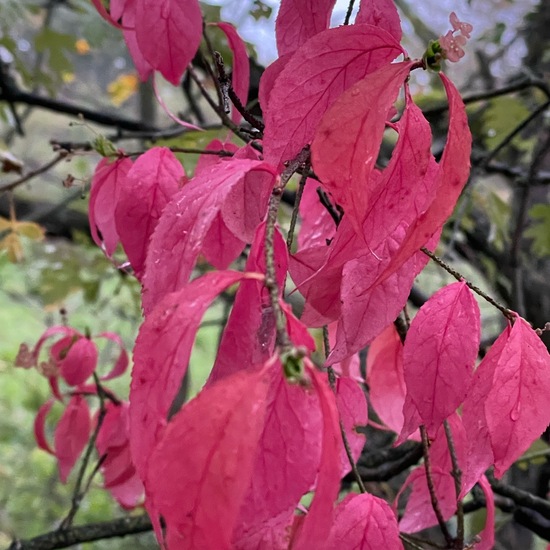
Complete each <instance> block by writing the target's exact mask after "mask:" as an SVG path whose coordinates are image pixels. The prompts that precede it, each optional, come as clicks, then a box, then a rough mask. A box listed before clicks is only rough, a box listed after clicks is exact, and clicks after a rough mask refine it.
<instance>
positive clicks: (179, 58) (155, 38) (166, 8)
mask: <svg viewBox="0 0 550 550" xmlns="http://www.w3.org/2000/svg"><path fill="white" fill-rule="evenodd" d="M135 28H136V38H137V43H138V45H139V49H140V50H141V53H142V54H143V56H144V57H145V59H146V60H147V61H148V62H149V63H150V64H151V66H152V67H153V69H155V70H157V71H159V72H160V73H162V76H164V78H166V80H168V81H169V82H171V83H172V84H173V85H174V86H177V85H178V84H179V81H180V79H181V77H182V75H183V73H184V72H185V69H187V65H189V63H190V62H191V60H192V59H193V56H194V55H195V53H196V52H197V50H198V48H199V44H200V41H201V36H202V13H201V9H200V6H199V3H198V1H197V0H140V1H139V2H138V3H137V7H136V20H135Z"/></svg>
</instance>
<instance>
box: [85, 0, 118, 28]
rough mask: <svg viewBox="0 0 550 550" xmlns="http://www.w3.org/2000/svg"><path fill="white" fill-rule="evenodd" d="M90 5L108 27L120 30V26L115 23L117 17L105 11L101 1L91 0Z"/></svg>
mask: <svg viewBox="0 0 550 550" xmlns="http://www.w3.org/2000/svg"><path fill="white" fill-rule="evenodd" d="M92 4H93V5H94V7H95V9H96V10H97V13H99V15H101V17H102V18H103V19H104V20H105V21H107V23H109V24H110V25H113V27H116V28H118V29H122V28H123V27H122V25H120V23H118V22H117V19H118V18H117V17H114V16H113V15H112V14H110V13H109V12H108V11H107V10H106V9H105V6H104V5H103V3H102V2H101V0H92Z"/></svg>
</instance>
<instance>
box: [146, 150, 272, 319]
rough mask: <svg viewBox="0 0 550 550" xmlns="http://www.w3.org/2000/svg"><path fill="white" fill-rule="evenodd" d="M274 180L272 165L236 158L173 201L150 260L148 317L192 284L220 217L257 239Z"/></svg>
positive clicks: (153, 243)
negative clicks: (208, 237) (169, 296)
mask: <svg viewBox="0 0 550 550" xmlns="http://www.w3.org/2000/svg"><path fill="white" fill-rule="evenodd" d="M273 181H274V175H273V172H272V169H271V167H269V166H268V165H267V164H265V163H263V162H261V161H256V160H241V159H231V160H227V161H223V162H219V163H217V164H216V165H214V166H212V167H211V168H210V169H209V170H205V171H202V172H201V173H200V174H199V175H198V176H195V177H194V178H193V179H191V180H190V181H189V183H187V184H186V185H185V186H184V188H183V189H182V190H181V191H180V192H179V193H177V194H176V195H175V196H174V197H173V199H172V201H171V202H170V203H169V205H168V206H167V207H166V210H165V211H164V213H163V216H162V218H161V220H160V222H159V224H158V226H157V228H156V230H155V232H154V234H153V238H152V239H151V245H150V248H149V253H148V256H147V266H146V272H145V277H144V280H143V285H144V291H143V307H144V309H145V312H146V313H147V312H149V311H150V310H151V309H152V307H153V306H154V304H156V303H158V302H159V301H160V299H161V298H162V297H163V296H164V295H165V294H167V293H169V292H172V291H174V290H178V289H179V288H181V287H182V286H183V285H184V284H185V283H186V282H187V281H188V280H189V277H190V276H191V273H192V271H193V268H194V266H195V262H196V260H197V257H198V255H199V253H200V251H201V249H202V248H203V244H204V240H205V237H206V235H207V233H208V231H209V230H210V228H211V227H212V224H213V223H214V220H215V218H216V216H217V215H218V213H220V212H221V215H222V218H223V221H224V223H225V224H226V226H227V228H228V229H229V230H230V231H231V232H232V233H233V235H235V236H236V237H238V238H240V239H242V240H243V241H244V240H246V242H251V241H252V239H253V237H254V231H255V229H256V227H257V226H258V225H259V224H260V222H261V221H262V219H263V217H264V216H265V212H266V209H267V203H268V200H269V195H270V193H271V190H272V187H273ZM226 203H227V204H226ZM182 237H184V238H182Z"/></svg>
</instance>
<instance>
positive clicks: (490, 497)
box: [474, 476, 495, 550]
mask: <svg viewBox="0 0 550 550" xmlns="http://www.w3.org/2000/svg"><path fill="white" fill-rule="evenodd" d="M479 486H480V487H481V489H482V490H483V494H484V495H485V503H486V506H487V517H486V519H485V527H484V528H483V531H481V533H479V535H478V537H479V538H480V539H481V540H480V541H479V542H477V543H476V545H475V546H474V548H475V550H492V549H493V548H494V546H495V496H494V494H493V489H492V488H491V485H490V484H489V481H488V480H487V478H486V477H485V476H481V479H480V480H479Z"/></svg>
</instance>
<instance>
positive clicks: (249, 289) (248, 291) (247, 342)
mask: <svg viewBox="0 0 550 550" xmlns="http://www.w3.org/2000/svg"><path fill="white" fill-rule="evenodd" d="M274 250H275V272H276V275H277V282H278V284H279V287H282V285H283V283H284V280H285V276H286V272H287V265H288V259H287V252H286V244H285V241H284V239H283V237H282V235H281V233H280V232H279V231H278V230H277V229H276V230H275V235H274ZM245 271H247V272H259V273H264V272H265V222H264V223H262V224H260V225H259V226H258V229H257V232H256V237H255V238H254V243H253V244H252V248H251V249H250V254H249V256H248V260H247V262H246V267H245ZM274 346H275V318H274V316H273V308H272V306H271V301H270V298H269V291H268V290H267V289H266V288H265V285H264V283H263V281H254V280H244V281H242V282H241V284H240V286H239V289H238V290H237V294H236V295H235V300H234V302H233V307H232V309H231V314H230V315H229V318H228V320H227V323H226V325H225V328H224V330H223V335H222V339H221V342H220V346H219V348H218V353H217V355H216V362H215V364H214V367H213V368H212V372H211V374H210V378H209V379H208V382H209V383H211V382H214V381H216V380H219V379H221V378H223V377H225V376H228V375H230V374H233V373H235V372H238V371H240V370H247V369H250V368H253V367H257V366H258V365H262V364H263V363H265V361H267V359H268V358H269V357H270V356H271V355H272V354H273V350H274Z"/></svg>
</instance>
